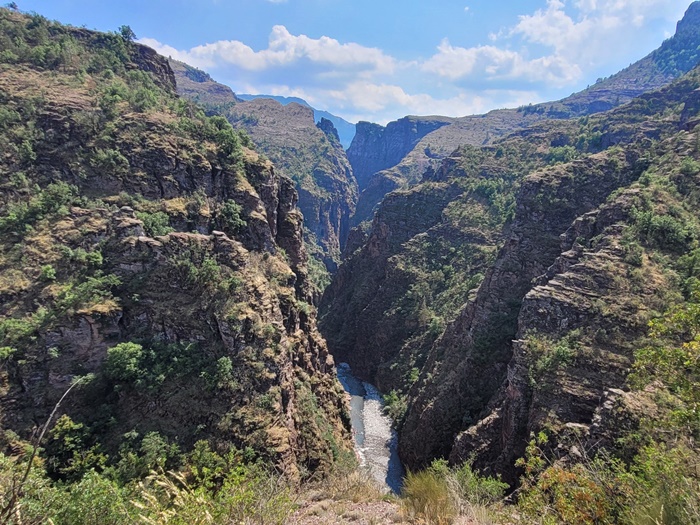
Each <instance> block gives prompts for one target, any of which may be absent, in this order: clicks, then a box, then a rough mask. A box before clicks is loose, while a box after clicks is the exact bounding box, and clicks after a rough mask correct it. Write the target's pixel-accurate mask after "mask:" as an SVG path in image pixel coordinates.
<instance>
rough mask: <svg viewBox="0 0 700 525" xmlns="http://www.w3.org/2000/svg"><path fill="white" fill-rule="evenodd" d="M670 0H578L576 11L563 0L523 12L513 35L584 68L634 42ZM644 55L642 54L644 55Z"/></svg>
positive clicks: (575, 5) (512, 30)
mask: <svg viewBox="0 0 700 525" xmlns="http://www.w3.org/2000/svg"><path fill="white" fill-rule="evenodd" d="M669 3H670V2H669V0H574V2H573V4H572V5H573V7H574V9H573V10H572V12H569V11H567V5H566V4H565V3H564V2H563V1H562V0H548V1H547V7H546V8H544V9H538V10H537V11H535V13H533V14H529V15H521V16H520V17H519V20H518V23H517V24H516V25H515V26H514V27H513V28H512V29H511V31H510V32H509V36H511V37H512V36H520V37H522V38H523V39H524V40H525V41H526V42H529V43H534V44H542V45H544V46H547V47H549V48H551V49H552V50H553V54H554V55H555V56H558V57H562V58H563V59H565V60H568V61H569V62H572V63H577V64H579V65H580V66H582V67H586V66H590V65H594V64H596V63H600V62H602V61H603V60H605V58H606V57H607V56H609V54H610V50H611V49H615V50H616V51H618V52H619V51H620V50H621V49H624V48H629V47H630V46H633V45H634V38H632V36H633V33H634V31H636V30H638V28H639V27H640V26H642V25H643V24H644V23H645V21H646V20H647V19H648V18H649V17H650V16H651V15H654V16H656V15H658V14H659V13H660V12H663V9H662V7H664V6H666V7H668V4H669ZM640 58H641V57H640Z"/></svg>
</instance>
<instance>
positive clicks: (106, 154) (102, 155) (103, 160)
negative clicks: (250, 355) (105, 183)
mask: <svg viewBox="0 0 700 525" xmlns="http://www.w3.org/2000/svg"><path fill="white" fill-rule="evenodd" d="M90 163H91V165H92V167H93V168H94V169H95V170H96V171H97V172H98V173H99V174H100V175H108V176H122V175H126V173H128V171H129V161H128V160H127V159H126V157H125V156H124V155H122V154H121V153H120V152H119V151H118V150H116V149H97V150H95V153H94V154H93V156H92V159H91V160H90Z"/></svg>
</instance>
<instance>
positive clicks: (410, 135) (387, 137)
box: [348, 117, 453, 191]
mask: <svg viewBox="0 0 700 525" xmlns="http://www.w3.org/2000/svg"><path fill="white" fill-rule="evenodd" d="M452 120H453V119H450V118H447V117H404V118H402V119H399V120H396V121H394V122H390V123H389V124H388V125H387V126H386V127H384V126H380V125H379V124H371V123H369V122H358V123H357V126H356V132H355V138H354V139H353V141H352V144H350V147H349V148H348V160H349V161H350V164H352V168H353V171H354V173H355V178H356V179H357V184H358V186H359V188H360V190H361V191H362V190H364V189H365V188H366V187H367V185H368V184H369V181H370V179H371V178H372V176H373V175H374V174H375V173H377V172H378V171H382V170H384V169H386V168H391V167H392V166H395V165H396V164H398V163H399V162H400V161H401V159H402V158H404V157H405V156H406V154H407V153H408V152H409V151H411V150H412V149H413V148H414V147H415V145H416V144H417V143H418V141H419V140H420V139H422V138H423V137H424V136H426V135H427V134H428V133H430V132H432V131H435V130H436V129H439V128H440V127H442V126H445V125H447V124H449V123H450V122H451V121H452Z"/></svg>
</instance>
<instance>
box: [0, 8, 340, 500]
mask: <svg viewBox="0 0 700 525" xmlns="http://www.w3.org/2000/svg"><path fill="white" fill-rule="evenodd" d="M0 25H1V27H2V29H1V31H0V41H1V42H2V44H1V45H0V47H2V49H3V52H2V63H1V64H0V98H1V99H2V107H1V108H0V173H2V174H3V175H2V180H1V181H0V231H1V232H2V235H1V236H0V297H1V298H2V299H1V300H0V347H1V348H2V352H0V355H1V356H2V362H1V365H0V385H1V386H0V398H1V400H2V401H1V402H0V406H1V407H2V408H1V409H0V424H1V426H2V430H3V433H2V441H1V444H2V448H3V452H5V453H8V452H10V451H15V452H16V451H17V450H18V447H22V446H25V445H23V444H22V443H23V441H22V440H30V439H32V437H33V436H36V432H37V428H38V427H39V426H40V425H43V424H44V422H45V421H46V420H47V418H48V417H49V413H50V412H51V410H52V409H53V408H54V405H55V404H56V403H57V401H58V400H59V398H61V396H62V395H63V394H64V393H65V392H66V391H67V389H69V387H70V386H71V384H73V383H74V382H75V381H76V380H78V379H79V378H83V379H80V381H82V384H83V385H84V386H82V387H80V388H76V389H73V390H72V391H71V392H70V395H69V396H68V397H66V399H65V400H63V402H62V403H61V404H60V407H59V408H58V413H57V414H56V418H58V421H60V425H58V427H57V428H59V430H57V431H52V432H53V433H52V434H51V436H52V437H51V439H50V440H48V441H47V442H48V444H46V448H45V451H43V452H42V453H41V458H42V462H45V465H46V468H47V470H48V473H49V474H50V475H51V476H52V477H53V478H54V479H62V480H65V479H70V480H76V479H80V478H81V477H82V476H83V475H84V474H86V473H88V472H90V471H92V470H93V469H95V470H96V471H97V472H107V471H109V472H112V474H111V476H112V478H115V479H119V480H121V481H123V482H126V481H129V480H131V479H139V478H140V477H142V476H143V475H145V474H147V473H148V472H149V470H151V469H155V468H159V467H158V466H160V468H165V467H167V468H168V469H171V468H179V466H180V465H182V464H184V463H185V462H186V460H185V458H186V457H189V454H190V453H192V451H193V449H197V450H199V451H200V452H203V451H204V450H205V449H206V450H210V451H211V453H212V454H213V453H214V452H218V453H220V454H222V455H224V456H225V455H226V454H232V453H233V451H235V450H240V451H244V450H245V451H247V452H246V454H247V456H246V457H248V458H250V459H252V458H259V460H261V461H264V462H265V464H266V465H269V466H273V465H274V466H276V468H278V469H279V470H280V472H284V473H285V474H286V475H287V476H289V478H290V479H300V478H305V477H308V476H311V475H313V474H315V473H319V474H320V473H322V472H327V471H328V470H329V469H330V467H331V465H332V464H333V462H334V461H335V459H336V458H337V457H338V456H339V455H342V454H343V453H344V451H345V452H347V451H348V450H349V448H350V444H349V441H350V434H349V429H348V419H347V414H346V407H345V404H344V400H343V398H342V397H341V396H340V395H339V393H340V392H342V388H341V386H340V385H339V383H338V382H337V380H336V378H335V371H334V365H333V360H332V358H331V357H330V356H329V355H328V353H327V350H326V346H325V342H324V341H323V339H322V338H321V337H320V335H319V334H318V332H317V330H316V326H315V314H314V308H313V307H312V306H310V304H309V302H310V301H311V300H312V287H311V286H310V283H309V279H308V270H307V266H306V260H307V255H306V252H305V250H304V246H303V241H302V217H301V214H300V212H299V210H298V208H297V199H298V197H297V193H296V191H295V190H294V185H293V182H292V181H291V180H290V179H289V178H287V177H285V176H284V175H283V174H281V173H280V172H278V171H276V170H275V169H274V168H273V165H272V164H271V163H270V162H269V161H268V160H265V159H264V158H262V157H261V156H259V155H258V154H257V153H256V152H255V151H254V150H253V149H252V143H251V141H250V139H249V138H248V137H247V136H246V135H245V134H244V133H240V132H237V131H235V130H234V129H233V128H231V126H230V125H229V124H228V122H227V121H226V120H225V119H224V118H223V117H213V118H209V117H206V116H205V115H204V113H203V111H202V110H201V109H200V108H199V107H198V106H196V105H194V104H192V103H190V102H187V101H185V100H183V99H180V98H179V97H178V96H177V95H176V94H175V80H174V76H173V73H172V71H171V69H170V67H169V65H168V62H167V60H166V59H164V58H163V57H160V56H158V55H157V54H155V52H154V51H152V50H151V49H149V48H147V47H144V46H141V45H138V44H135V43H133V42H132V41H130V40H129V39H128V38H127V37H125V36H123V34H118V33H114V34H104V33H95V32H91V31H87V30H84V29H77V28H72V27H67V26H62V25H60V24H58V23H54V22H50V21H48V20H46V19H45V18H43V17H41V16H40V15H30V16H25V15H21V14H19V13H15V12H12V11H9V10H7V9H0ZM59 416H60V417H59ZM56 418H54V421H55V420H56ZM61 429H62V430H61ZM56 432H58V433H56ZM60 432H65V434H60ZM64 438H65V440H66V441H65V442H63V441H62V439H64ZM47 439H48V436H47ZM27 446H28V445H27ZM43 446H44V445H42V447H43ZM66 447H68V448H66ZM149 447H151V448H149ZM153 447H155V449H154V448H153ZM73 450H75V451H76V452H75V454H77V455H75V456H74V455H73V452H72V451H73ZM88 450H89V451H90V452H89V453H88V452H87V451H88ZM146 450H150V452H148V453H145V452H144V451H146ZM81 454H82V455H81ZM149 454H150V455H149ZM222 457H223V456H222ZM231 457H232V456H231ZM214 458H215V456H212V457H211V460H212V461H213V460H214ZM3 494H4V493H3ZM3 497H4V496H3ZM3 505H4V504H3Z"/></svg>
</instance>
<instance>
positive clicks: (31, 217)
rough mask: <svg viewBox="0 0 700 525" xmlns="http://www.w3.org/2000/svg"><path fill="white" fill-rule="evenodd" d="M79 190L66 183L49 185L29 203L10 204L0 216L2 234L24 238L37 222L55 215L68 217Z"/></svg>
mask: <svg viewBox="0 0 700 525" xmlns="http://www.w3.org/2000/svg"><path fill="white" fill-rule="evenodd" d="M76 194H77V189H76V188H75V187H74V186H70V185H68V184H66V183H64V182H55V183H52V184H49V185H48V186H47V187H46V188H45V189H44V190H40V191H39V192H38V193H37V194H35V195H34V196H32V197H31V199H30V200H29V202H17V203H9V204H8V205H7V206H6V207H5V209H4V210H3V212H2V215H0V232H3V233H13V234H16V235H20V236H23V235H24V234H25V233H26V232H27V229H28V227H30V226H31V225H33V224H34V223H35V222H37V221H39V220H42V219H44V218H48V217H50V216H53V215H66V214H67V213H68V205H69V204H70V203H71V202H72V201H73V200H74V199H75V197H76Z"/></svg>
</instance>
